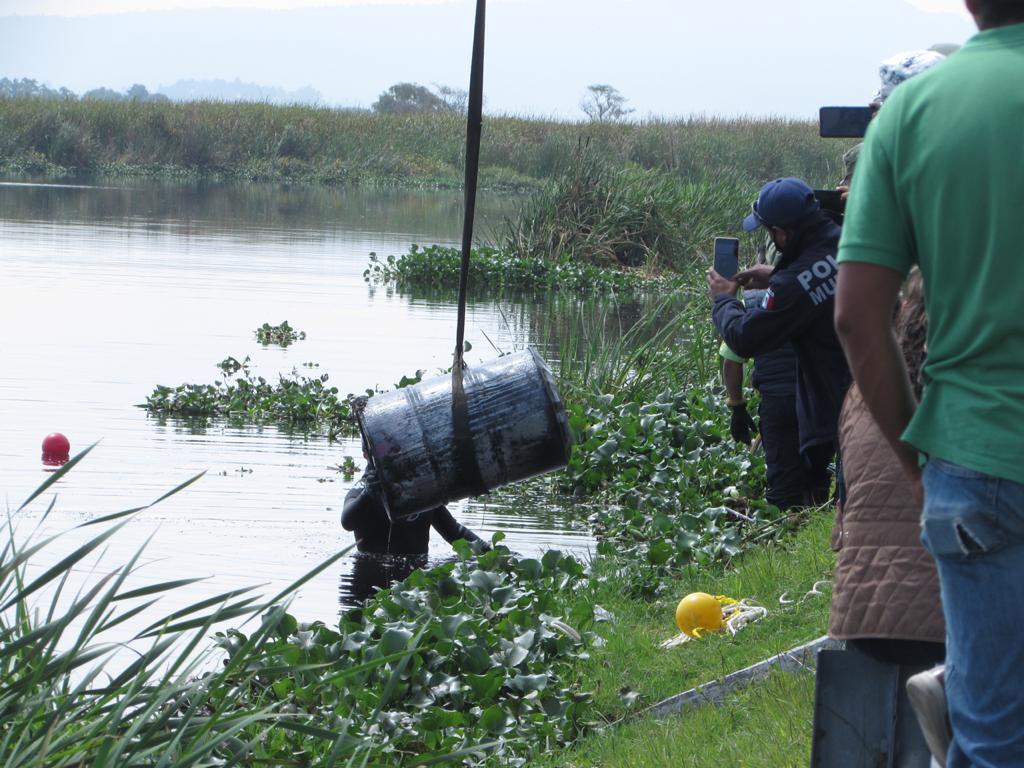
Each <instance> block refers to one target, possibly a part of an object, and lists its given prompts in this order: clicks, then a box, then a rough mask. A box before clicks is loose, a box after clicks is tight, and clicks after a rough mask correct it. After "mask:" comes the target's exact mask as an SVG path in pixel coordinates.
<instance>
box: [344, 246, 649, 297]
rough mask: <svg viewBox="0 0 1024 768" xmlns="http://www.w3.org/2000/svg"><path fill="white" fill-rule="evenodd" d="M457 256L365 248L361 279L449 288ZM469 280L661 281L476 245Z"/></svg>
mask: <svg viewBox="0 0 1024 768" xmlns="http://www.w3.org/2000/svg"><path fill="white" fill-rule="evenodd" d="M461 259H462V256H461V254H460V252H459V250H458V249H457V248H448V247H445V246H440V245H431V246H427V247H425V248H423V247H420V246H417V245H413V246H412V247H411V248H410V249H409V252H408V253H405V254H402V255H401V256H397V257H396V256H388V257H386V258H383V259H382V258H380V257H379V256H378V255H377V254H376V253H371V254H370V258H369V264H368V266H367V268H366V270H365V271H364V272H363V278H364V279H365V280H366V281H367V282H369V283H374V284H378V283H379V284H394V285H396V286H397V287H398V288H399V289H400V290H412V289H423V288H448V289H455V288H457V287H458V284H459V269H460V265H461ZM469 279H470V283H471V285H473V287H474V289H477V290H487V291H495V292H500V291H504V290H512V291H541V290H544V291H547V290H550V291H564V292H567V293H576V294H591V293H597V294H602V293H611V292H628V291H640V290H653V289H655V288H658V287H660V286H661V285H662V284H663V283H664V282H666V281H663V280H659V279H656V278H651V277H646V276H644V275H640V274H636V273H632V272H629V271H627V270H613V269H602V268H600V267H597V266H594V265H591V264H586V263H581V262H578V261H575V260H573V259H572V258H571V257H570V256H568V255H566V256H564V257H560V258H554V259H549V258H540V257H526V256H521V255H519V254H516V253H515V252H513V251H510V250H504V249H498V248H491V247H487V246H481V247H478V248H474V249H473V251H472V254H471V255H470V262H469Z"/></svg>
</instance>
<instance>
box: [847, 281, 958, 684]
mask: <svg viewBox="0 0 1024 768" xmlns="http://www.w3.org/2000/svg"><path fill="white" fill-rule="evenodd" d="M926 330H927V318H926V316H925V311H924V290H923V286H922V280H921V275H920V273H919V272H917V271H916V270H915V271H914V272H913V273H912V274H911V276H910V277H909V278H908V280H907V283H906V285H905V286H904V296H903V301H902V303H901V306H900V309H899V312H898V314H897V317H896V332H897V337H898V339H899V341H900V346H901V347H902V350H903V356H904V359H905V361H906V365H907V370H908V372H909V373H910V376H911V381H912V382H913V384H914V387H915V394H916V396H917V397H920V396H921V386H922V382H921V374H920V372H921V367H922V365H923V363H924V357H925V333H926ZM839 441H840V446H841V449H842V456H843V472H844V477H845V480H846V493H845V498H843V499H842V500H841V504H840V505H839V509H838V511H837V514H836V523H835V527H834V528H833V531H832V547H833V549H835V550H836V551H837V552H838V553H839V554H838V559H837V562H836V572H835V587H834V590H833V594H832V612H831V616H830V619H829V634H830V635H831V636H832V637H834V638H837V639H840V640H846V641H847V645H852V646H854V647H856V648H857V649H858V650H861V651H863V652H865V653H867V654H868V655H870V656H873V657H874V658H876V659H878V660H879V661H883V662H886V663H892V664H908V665H914V666H918V665H920V666H922V667H923V668H927V667H929V666H931V665H933V664H935V663H938V662H940V661H941V660H942V658H943V656H944V654H945V646H944V642H945V624H944V621H943V617H942V605H941V603H940V601H939V582H938V575H937V572H936V570H935V563H934V561H933V559H932V556H931V555H930V554H929V553H928V552H927V551H926V550H925V548H924V546H923V545H922V544H921V523H920V517H921V505H920V503H919V502H918V501H917V500H916V498H915V496H914V492H913V489H912V487H911V485H910V482H909V481H908V479H907V476H906V473H904V471H903V469H902V467H901V465H900V463H899V461H898V460H897V458H896V456H895V454H894V453H893V450H892V448H890V446H889V443H888V441H887V440H886V439H885V437H884V436H883V435H882V432H881V431H880V430H879V428H878V425H877V424H875V422H874V420H873V419H872V418H871V414H870V413H869V412H868V408H867V405H866V404H865V403H864V399H863V398H862V396H861V393H860V391H859V390H858V389H857V386H856V384H854V385H853V386H851V387H850V390H849V392H848V394H847V396H846V400H845V402H844V403H843V409H842V411H841V413H840V416H839Z"/></svg>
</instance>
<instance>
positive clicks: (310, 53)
mask: <svg viewBox="0 0 1024 768" xmlns="http://www.w3.org/2000/svg"><path fill="white" fill-rule="evenodd" d="M962 8H963V3H962V2H961V0H773V1H772V2H766V1H765V0H730V1H729V2H719V3H711V2H707V0H699V2H698V1H697V0H490V2H489V4H488V19H487V21H488V26H487V36H488V37H487V65H486V72H485V77H484V80H485V92H486V103H487V108H488V109H489V110H490V111H492V112H515V113H524V114H532V115H553V116H562V117H580V116H581V113H580V112H579V109H578V104H579V100H580V97H581V96H582V95H583V92H584V90H585V88H586V86H587V85H588V84H590V83H610V84H612V85H614V86H615V87H617V88H618V89H619V90H620V91H621V92H622V93H623V94H624V95H625V96H626V97H628V98H629V106H632V107H634V108H635V109H636V114H637V116H639V117H644V116H647V115H651V114H660V115H688V114H707V115H722V116H732V115H738V114H749V115H763V114H780V115H792V116H800V117H811V116H812V115H814V114H815V113H816V110H817V107H818V106H820V105H823V104H858V103H864V102H866V101H867V100H868V98H869V97H870V95H871V94H872V93H873V92H874V90H875V88H876V87H877V69H878V63H879V61H880V60H881V59H883V58H885V57H886V56H889V55H891V54H893V53H896V52H898V51H904V50H908V49H915V48H926V47H928V46H929V45H931V44H933V43H938V42H953V43H962V42H964V40H966V39H967V38H968V37H969V36H970V35H971V34H973V32H974V26H973V24H972V22H971V20H970V18H969V17H968V16H967V15H966V14H965V13H964V12H963V10H962ZM472 15H473V2H472V0H362V1H360V0H333V1H332V0H320V2H317V1H316V0H0V77H19V78H20V77H30V78H34V79H36V80H40V81H43V82H45V83H47V84H49V85H51V86H67V87H68V88H71V89H72V90H74V91H76V92H79V93H80V92H82V91H85V90H88V89H90V88H95V87H98V86H108V87H113V88H117V89H125V88H127V87H128V86H130V85H131V84H133V83H136V82H139V83H143V84H144V85H146V86H147V87H149V88H150V89H151V90H155V89H156V88H157V87H159V86H160V85H170V84H171V83H173V82H175V81H177V80H179V79H207V78H224V79H228V80H233V79H234V78H236V77H237V78H240V79H242V80H244V81H249V82H255V83H259V84H261V85H267V86H277V87H282V88H286V89H295V88H298V87H301V86H304V85H309V86H312V87H313V88H315V89H317V90H319V91H320V92H321V93H322V94H323V96H324V101H325V103H328V104H341V105H353V106H369V105H370V104H371V103H372V102H373V101H374V99H375V98H376V96H377V95H378V94H379V93H380V92H381V91H383V90H384V89H386V88H387V87H388V86H389V85H391V84H392V83H395V82H399V81H403V80H409V81H415V82H419V83H422V84H425V85H429V84H432V83H441V84H445V85H450V86H455V87H461V88H464V87H466V81H467V80H468V71H469V50H470V44H471V34H472V21H473V20H472Z"/></svg>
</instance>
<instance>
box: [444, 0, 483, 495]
mask: <svg viewBox="0 0 1024 768" xmlns="http://www.w3.org/2000/svg"><path fill="white" fill-rule="evenodd" d="M485 11H486V0H477V2H476V23H475V25H474V29H473V60H472V64H471V68H470V74H469V103H468V104H467V109H466V181H465V194H466V197H465V214H464V216H465V218H464V219H463V223H462V264H461V267H460V270H459V310H458V321H457V323H456V327H455V355H454V362H453V365H452V429H453V433H454V438H455V460H456V463H457V464H458V466H459V468H460V470H461V474H462V476H463V478H462V479H463V480H464V481H465V482H466V484H467V485H468V486H469V487H470V488H471V489H472V492H473V493H474V494H480V493H486V492H487V487H486V486H485V485H484V482H483V478H482V477H481V475H480V466H479V464H478V463H477V460H476V451H475V450H474V448H473V435H472V432H471V431H470V427H469V406H468V404H467V402H466V392H465V389H464V387H463V382H462V373H463V369H464V368H465V366H466V364H465V362H464V361H463V348H464V346H465V336H466V294H467V292H468V287H469V252H470V248H471V247H472V245H473V218H474V216H475V214H476V183H477V176H478V175H479V170H480V133H481V129H482V126H483V101H484V98H483V87H484V28H485V24H484V17H485Z"/></svg>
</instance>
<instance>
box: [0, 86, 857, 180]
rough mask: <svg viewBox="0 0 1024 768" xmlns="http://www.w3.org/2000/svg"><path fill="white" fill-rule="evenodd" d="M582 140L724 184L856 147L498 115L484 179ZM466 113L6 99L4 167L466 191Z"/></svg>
mask: <svg viewBox="0 0 1024 768" xmlns="http://www.w3.org/2000/svg"><path fill="white" fill-rule="evenodd" d="M581 140H586V141H588V142H589V144H590V150H591V151H592V152H594V153H595V154H596V155H597V156H599V157H601V158H603V159H604V160H606V161H607V162H609V163H611V164H612V165H614V166H617V167H624V166H628V165H634V166H637V167H639V168H644V169H658V170H663V171H666V172H667V173H669V174H671V175H674V176H677V177H679V178H681V179H683V180H686V181H689V182H694V183H701V184H707V185H709V186H710V187H712V188H713V187H717V186H719V185H720V184H721V180H722V178H723V174H738V175H739V176H740V177H742V178H745V179H748V180H751V181H753V182H761V181H764V180H766V179H770V178H774V177H776V176H780V175H783V174H786V175H795V176H800V177H802V178H805V179H807V180H808V181H809V182H811V183H813V184H832V183H835V181H836V180H837V179H838V178H839V176H841V162H840V156H841V154H842V152H843V150H844V149H846V147H847V146H848V142H836V141H834V140H831V141H830V140H823V139H821V138H819V137H818V136H817V129H816V125H815V124H813V123H812V122H810V121H794V120H783V119H778V118H765V119H736V120H719V119H714V118H710V119H708V118H700V119H682V120H659V119H653V120H646V121H644V122H642V123H574V122H557V121H554V120H546V119H535V118H526V117H515V116H488V117H486V118H485V121H484V130H483V139H482V146H481V186H482V187H483V188H492V189H522V188H537V187H538V186H540V182H542V181H544V180H546V179H551V178H554V177H556V176H558V175H560V174H562V173H564V172H565V170H566V168H567V166H568V164H569V163H570V161H571V158H572V156H573V153H574V152H575V151H576V149H577V147H578V146H579V143H580V141H581ZM464 144H465V123H464V121H463V119H462V118H461V117H460V116H458V115H440V114H439V115H428V114H420V115H377V114H373V113H357V112H342V111H337V110H332V109H327V108H318V107H301V106H291V107H283V106H272V105H269V104H254V103H234V104H227V103H219V102H192V103H184V104H174V103H132V102H104V101H46V100H42V99H28V98H16V99H0V170H2V171H3V172H5V173H9V174H10V173H25V174H62V173H80V174H83V173H84V174H106V175H132V176H137V175H146V176H155V177H183V176H185V177H188V176H198V177H206V178H211V177H212V178H231V179H241V180H251V181H266V180H276V181H281V180H283V181H289V180H292V181H306V182H315V183H325V184H346V183H375V184H398V185H406V186H428V187H429V186H454V187H457V186H459V185H461V182H462V175H463V171H462V164H463V157H464Z"/></svg>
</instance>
